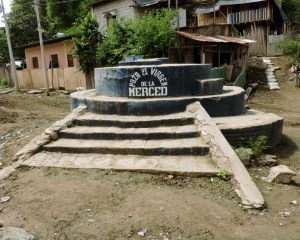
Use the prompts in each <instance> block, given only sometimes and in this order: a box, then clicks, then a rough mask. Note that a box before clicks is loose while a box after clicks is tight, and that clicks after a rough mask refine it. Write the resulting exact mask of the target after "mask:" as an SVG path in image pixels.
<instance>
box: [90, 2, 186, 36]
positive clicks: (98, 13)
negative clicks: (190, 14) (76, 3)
mask: <svg viewBox="0 0 300 240" xmlns="http://www.w3.org/2000/svg"><path fill="white" fill-rule="evenodd" d="M172 2H173V1H172ZM90 6H91V11H92V14H93V15H94V16H95V17H96V19H97V22H98V23H99V26H100V31H104V30H106V29H107V26H109V22H110V21H111V20H112V19H116V20H120V19H122V18H136V17H137V16H139V15H140V14H143V13H144V12H145V11H150V10H152V9H157V8H162V7H168V0H98V1H95V2H94V3H92V4H90ZM179 15H180V18H179V19H180V20H179V27H186V22H187V20H186V16H187V14H186V9H184V8H179Z"/></svg>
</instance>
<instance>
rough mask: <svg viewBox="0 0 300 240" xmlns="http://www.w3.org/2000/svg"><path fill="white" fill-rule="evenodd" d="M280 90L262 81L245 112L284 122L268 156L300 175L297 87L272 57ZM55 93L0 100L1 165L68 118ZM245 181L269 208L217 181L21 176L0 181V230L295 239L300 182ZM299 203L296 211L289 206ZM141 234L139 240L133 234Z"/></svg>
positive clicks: (107, 237)
mask: <svg viewBox="0 0 300 240" xmlns="http://www.w3.org/2000/svg"><path fill="white" fill-rule="evenodd" d="M274 62H275V64H278V65H280V66H281V70H278V71H277V72H276V76H277V78H278V80H279V83H280V86H281V88H282V89H281V90H279V91H272V92H270V91H268V90H267V89H266V87H265V83H264V81H265V80H264V79H263V76H262V74H261V73H259V72H258V69H257V68H252V69H250V71H249V76H250V78H251V80H252V81H253V82H258V81H260V84H259V88H258V89H257V90H256V91H254V92H253V94H252V95H251V97H250V98H249V100H248V101H247V104H249V105H250V107H252V108H255V109H259V110H263V111H266V112H274V113H276V114H278V115H280V116H283V117H284V118H285V126H284V136H283V139H282V142H281V144H280V145H279V146H277V147H276V148H275V149H270V150H268V153H274V154H276V155H277V158H278V161H279V163H280V164H285V165H288V166H289V167H290V168H291V169H293V170H294V171H296V172H299V171H300V161H299V160H300V151H299V145H300V128H299V126H300V121H299V117H300V104H299V103H298V101H297V100H299V98H300V89H299V88H295V87H294V85H295V81H290V78H291V77H292V73H290V72H289V71H288V69H287V65H286V62H287V61H286V60H285V59H283V58H279V59H274ZM69 111H70V110H69V96H66V95H64V94H62V93H58V92H55V93H51V96H50V97H47V96H45V95H43V94H42V95H28V94H25V93H18V94H17V93H15V92H12V93H9V94H5V95H0V162H1V163H2V167H5V166H7V165H9V164H10V163H11V159H12V157H13V156H14V154H15V153H16V152H17V151H18V150H19V149H21V148H22V147H23V146H24V145H25V144H26V143H27V142H28V141H29V140H30V139H32V138H33V137H34V136H36V135H37V134H39V133H41V132H42V131H43V130H44V129H45V128H47V127H48V126H49V125H51V123H53V122H54V121H55V120H58V119H62V118H63V117H64V116H65V115H67V114H68V113H69ZM249 171H250V174H251V175H252V177H253V179H254V180H255V182H256V184H257V186H258V188H259V189H260V191H261V193H262V194H263V196H264V198H265V200H266V202H267V207H266V208H265V209H263V210H260V211H259V210H243V208H242V207H241V205H240V199H239V198H237V196H236V195H235V193H234V191H233V190H232V185H231V184H230V181H229V182H224V181H222V180H220V179H218V178H189V177H180V176H173V177H171V176H168V175H152V174H141V173H129V172H115V171H101V170H92V169H91V170H86V169H85V170H68V169H55V168H22V169H19V170H18V171H17V172H16V173H14V174H13V175H11V176H10V177H9V178H7V179H5V180H2V181H1V182H0V198H1V197H4V196H9V197H11V198H10V200H9V201H8V202H5V203H0V223H2V224H3V225H4V226H7V227H8V226H14V227H20V228H24V229H25V230H26V231H28V232H30V233H32V234H34V235H35V236H36V238H37V239H59V240H65V239H69V240H77V239H78V240H85V239H100V240H102V239H104V240H114V239H162V240H167V239H168V240H170V239H193V240H201V239H207V240H213V239H218V240H223V239H226V240H231V239H232V240H239V239H249V240H252V239H260V240H269V239H270V240H275V239H276V240H291V239H295V240H299V239H300V177H296V178H295V181H294V182H293V183H292V184H290V185H282V184H270V183H266V182H264V181H263V180H262V179H261V177H263V176H267V175H268V171H269V167H265V166H252V167H251V168H250V169H249ZM294 200H296V201H297V202H298V204H297V205H292V204H291V202H292V201H294ZM141 231H142V232H144V233H145V236H144V237H142V236H139V235H138V233H139V232H141Z"/></svg>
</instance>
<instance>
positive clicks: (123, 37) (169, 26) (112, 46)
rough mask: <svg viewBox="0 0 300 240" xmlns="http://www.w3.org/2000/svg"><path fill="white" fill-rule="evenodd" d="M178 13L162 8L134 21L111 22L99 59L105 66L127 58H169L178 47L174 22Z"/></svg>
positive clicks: (100, 48) (99, 50)
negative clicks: (169, 54) (136, 56)
mask: <svg viewBox="0 0 300 240" xmlns="http://www.w3.org/2000/svg"><path fill="white" fill-rule="evenodd" d="M176 14H177V12H176V11H172V10H168V9H161V10H156V11H151V12H147V13H145V14H143V15H142V16H140V17H139V18H135V19H122V20H121V21H115V20H113V21H111V22H110V24H109V27H108V29H107V31H106V33H105V37H104V40H103V43H102V44H101V45H100V46H99V49H98V54H97V56H98V58H99V60H100V61H101V63H102V64H104V65H116V64H117V63H118V62H119V61H121V60H122V59H123V58H124V56H126V55H143V56H144V57H147V58H149V57H166V56H167V55H168V49H169V48H172V47H176V45H177V42H176V37H175V28H174V27H173V26H175V21H176V18H175V16H176Z"/></svg>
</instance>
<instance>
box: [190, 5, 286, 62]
mask: <svg viewBox="0 0 300 240" xmlns="http://www.w3.org/2000/svg"><path fill="white" fill-rule="evenodd" d="M193 14H194V15H196V16H197V24H196V25H197V29H194V30H193V31H194V32H197V33H201V34H206V35H224V36H237V37H244V38H246V39H251V40H255V41H257V44H253V45H251V46H250V49H249V54H250V55H261V56H276V55H282V50H280V49H278V48H276V42H279V41H282V39H283V35H284V34H286V32H287V28H286V26H287V25H286V23H287V21H288V19H287V17H286V15H285V13H284V12H283V11H282V9H281V0H234V1H233V0H219V1H215V4H214V3H211V4H199V5H198V6H196V7H195V8H194V11H193Z"/></svg>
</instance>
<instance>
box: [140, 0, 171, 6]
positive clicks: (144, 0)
mask: <svg viewBox="0 0 300 240" xmlns="http://www.w3.org/2000/svg"><path fill="white" fill-rule="evenodd" d="M166 1H167V0H135V3H136V4H137V5H140V6H142V7H146V6H151V5H154V4H157V3H159V2H166Z"/></svg>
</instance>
